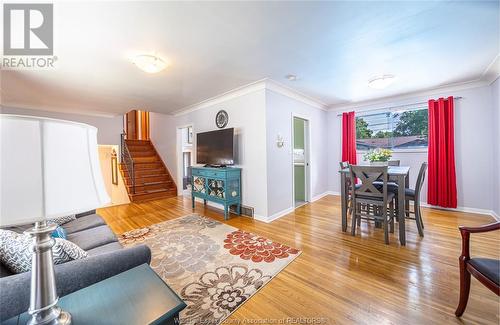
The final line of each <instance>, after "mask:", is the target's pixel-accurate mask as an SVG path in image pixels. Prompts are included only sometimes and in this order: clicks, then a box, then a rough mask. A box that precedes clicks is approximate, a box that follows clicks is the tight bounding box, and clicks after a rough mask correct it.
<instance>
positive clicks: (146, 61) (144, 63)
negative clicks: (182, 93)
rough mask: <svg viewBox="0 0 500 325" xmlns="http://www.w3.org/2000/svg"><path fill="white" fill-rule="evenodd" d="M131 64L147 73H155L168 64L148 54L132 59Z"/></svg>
mask: <svg viewBox="0 0 500 325" xmlns="http://www.w3.org/2000/svg"><path fill="white" fill-rule="evenodd" d="M132 62H133V63H134V64H135V65H136V66H137V67H138V68H139V69H141V70H142V71H144V72H147V73H157V72H160V71H162V70H163V69H165V68H166V67H167V66H168V63H167V62H165V61H164V60H163V59H162V58H160V57H159V56H156V55H149V54H143V55H138V56H136V57H135V58H133V59H132Z"/></svg>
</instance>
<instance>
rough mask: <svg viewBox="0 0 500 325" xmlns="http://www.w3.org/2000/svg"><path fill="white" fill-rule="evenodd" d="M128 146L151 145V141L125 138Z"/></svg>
mask: <svg viewBox="0 0 500 325" xmlns="http://www.w3.org/2000/svg"><path fill="white" fill-rule="evenodd" d="M125 143H126V144H127V147H128V146H129V145H130V146H150V145H152V144H151V141H149V140H125Z"/></svg>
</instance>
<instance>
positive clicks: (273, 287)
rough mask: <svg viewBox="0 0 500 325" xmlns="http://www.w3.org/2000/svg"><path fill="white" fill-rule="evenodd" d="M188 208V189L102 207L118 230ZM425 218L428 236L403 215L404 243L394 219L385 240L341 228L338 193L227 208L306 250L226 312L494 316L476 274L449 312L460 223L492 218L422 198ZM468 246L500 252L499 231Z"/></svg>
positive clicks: (322, 316)
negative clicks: (271, 211)
mask: <svg viewBox="0 0 500 325" xmlns="http://www.w3.org/2000/svg"><path fill="white" fill-rule="evenodd" d="M191 212H192V210H191V201H190V199H188V198H183V197H175V198H170V199H162V200H156V201H149V202H144V203H138V204H135V203H132V204H128V205H122V206H116V207H109V208H105V209H100V210H99V213H100V214H101V215H102V216H103V217H104V218H105V219H106V221H107V222H108V223H109V225H110V226H111V228H112V229H113V231H115V232H116V233H122V232H125V231H128V230H131V229H135V228H139V227H143V226H147V225H150V224H154V223H158V222H161V221H164V220H169V219H173V218H177V217H180V216H183V215H186V214H188V213H191ZM195 212H197V213H199V214H202V215H205V216H208V217H211V218H214V219H217V220H219V221H223V216H222V213H221V212H220V211H218V210H215V209H213V208H210V207H204V206H203V205H200V204H197V205H196V209H195ZM423 219H424V225H425V237H424V238H420V237H418V233H417V227H416V225H415V223H414V222H413V221H408V222H407V225H406V229H407V245H406V247H402V246H400V245H399V242H398V240H397V229H396V232H395V234H391V237H390V240H391V243H390V245H389V246H387V245H384V240H383V231H382V230H381V229H375V228H374V227H373V225H367V224H366V223H365V222H363V224H362V231H361V234H359V232H358V234H357V235H356V237H352V236H351V235H350V233H343V232H342V231H341V218H340V199H339V197H336V196H327V197H324V198H322V199H320V200H318V201H316V202H314V203H311V204H308V205H305V206H302V207H300V208H298V209H296V210H295V212H293V213H291V214H288V215H286V216H284V217H282V218H280V219H278V220H276V221H274V222H272V223H269V224H266V223H263V222H259V221H254V220H253V219H250V218H247V217H238V216H233V217H232V218H231V219H230V220H228V221H227V222H226V223H227V224H230V225H232V226H234V227H238V228H240V229H243V230H247V231H251V232H253V233H256V234H259V235H263V236H266V237H268V238H270V239H272V240H275V241H278V242H281V243H286V244H288V245H291V246H293V247H296V248H299V249H301V250H302V251H303V253H302V255H301V256H299V257H298V258H297V259H296V260H295V261H294V262H293V263H291V264H290V265H289V266H288V267H286V268H285V269H284V270H283V271H282V272H281V273H279V274H278V275H277V276H276V278H274V279H273V280H272V281H271V282H270V283H269V284H267V285H266V286H265V287H264V288H263V289H261V290H260V291H259V292H258V293H257V294H256V295H255V296H253V297H252V298H251V299H250V300H249V301H248V302H246V303H245V304H244V305H243V306H242V307H241V308H239V309H238V310H237V311H236V312H235V313H234V314H233V315H232V316H231V317H230V318H228V320H227V321H226V322H227V323H234V324H237V323H239V322H238V320H240V321H242V320H244V319H247V320H255V321H257V320H259V321H260V323H259V324H268V323H277V322H278V321H279V320H280V319H285V322H286V323H293V321H297V322H298V321H300V320H299V319H291V320H289V321H288V322H287V319H288V318H315V319H316V320H317V321H318V322H321V323H323V324H448V323H450V324H499V322H500V320H499V319H500V318H499V308H500V303H499V299H498V297H497V296H496V295H495V294H494V293H492V292H490V291H489V290H487V289H486V288H485V287H483V286H482V285H481V284H480V283H479V282H477V280H476V279H474V278H473V280H472V287H471V292H470V298H469V304H468V306H467V309H466V311H465V314H464V316H463V317H462V318H461V319H458V318H455V316H454V311H455V308H456V306H457V303H458V296H459V277H458V256H459V255H460V234H459V231H458V229H457V227H458V226H459V225H471V226H472V225H482V224H486V223H490V222H492V221H493V218H491V217H488V216H484V215H477V214H470V213H460V212H450V211H441V210H435V209H425V208H424V209H423ZM472 254H473V255H475V254H477V255H481V256H484V257H493V258H499V255H500V232H498V231H497V232H493V233H489V234H477V235H472ZM477 255H476V256H477ZM263 319H264V320H265V319H267V320H269V321H261V320H263ZM304 320H305V319H304ZM308 321H311V319H309V320H308ZM308 324H309V323H308Z"/></svg>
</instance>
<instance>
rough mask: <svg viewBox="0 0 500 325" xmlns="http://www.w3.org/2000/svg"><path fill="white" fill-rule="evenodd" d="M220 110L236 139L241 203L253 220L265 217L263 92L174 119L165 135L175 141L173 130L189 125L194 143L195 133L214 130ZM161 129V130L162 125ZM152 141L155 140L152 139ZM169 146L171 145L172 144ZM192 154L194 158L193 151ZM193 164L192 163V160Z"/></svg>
mask: <svg viewBox="0 0 500 325" xmlns="http://www.w3.org/2000/svg"><path fill="white" fill-rule="evenodd" d="M221 109H224V110H225V111H226V112H227V113H228V115H229V122H228V125H227V128H232V127H234V128H235V134H236V139H237V140H236V143H237V145H236V146H237V157H236V159H235V160H236V161H235V164H236V166H238V167H241V168H242V180H241V182H242V193H241V194H242V203H243V204H244V205H247V206H251V207H254V208H255V215H256V216H257V217H265V216H267V214H268V212H267V178H266V116H265V90H264V89H260V90H256V91H253V92H250V93H246V94H243V95H241V96H238V97H230V98H228V99H227V100H225V101H222V102H219V103H217V104H213V105H209V106H206V107H204V108H203V109H199V110H195V111H192V112H189V113H185V114H182V115H179V116H176V117H175V126H174V127H171V129H172V130H171V131H172V132H174V133H173V135H171V133H170V131H168V134H169V136H170V135H171V136H173V137H174V139H175V132H176V130H175V129H176V128H177V127H183V126H186V125H192V126H193V133H194V137H193V142H194V143H195V144H196V133H199V132H205V131H211V130H215V129H217V127H216V125H215V115H216V114H217V112H218V111H219V110H221ZM160 115H161V114H160ZM155 116H156V114H155ZM164 119H165V118H164ZM151 120H152V121H153V120H154V118H151ZM169 125H170V124H169ZM156 127H157V126H155V125H151V130H152V131H153V129H154V128H156ZM161 127H163V128H165V125H162V126H161ZM168 128H170V126H168ZM165 132H167V131H165ZM164 137H166V136H164ZM153 141H156V140H154V139H153ZM154 143H155V144H156V142H154ZM172 143H173V144H174V146H175V143H176V141H173V142H172ZM170 147H171V145H169V146H168V148H170ZM169 152H170V153H169V154H171V153H172V150H171V148H170V149H169ZM173 154H175V149H173ZM194 154H195V155H196V152H195V153H194ZM167 155H168V154H167ZM162 156H163V154H162ZM172 157H175V155H172ZM164 160H165V162H166V163H167V164H168V165H169V168H171V169H174V167H173V166H172V165H171V163H170V162H167V160H166V158H164ZM194 161H195V162H196V157H195V160H194ZM175 165H176V164H175ZM175 170H176V171H175V175H177V166H175Z"/></svg>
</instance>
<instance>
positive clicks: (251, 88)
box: [171, 79, 267, 116]
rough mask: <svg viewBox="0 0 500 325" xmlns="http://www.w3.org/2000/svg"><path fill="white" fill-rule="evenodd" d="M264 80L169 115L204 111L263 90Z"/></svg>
mask: <svg viewBox="0 0 500 325" xmlns="http://www.w3.org/2000/svg"><path fill="white" fill-rule="evenodd" d="M266 80H267V79H261V80H257V81H254V82H252V83H249V84H246V85H243V86H240V87H238V88H235V89H232V90H229V91H226V92H224V93H222V94H219V95H217V96H214V97H211V98H208V99H205V100H203V101H201V102H199V103H196V104H193V105H189V106H186V107H184V108H181V109H178V110H175V111H173V112H172V113H171V115H174V116H180V115H184V114H188V113H191V112H194V111H197V110H200V109H204V108H207V107H210V106H213V105H217V104H221V103H223V102H225V101H227V100H230V99H233V98H236V97H240V96H243V95H246V94H250V93H253V92H255V91H258V90H263V89H265V87H266V85H265V81H266Z"/></svg>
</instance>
